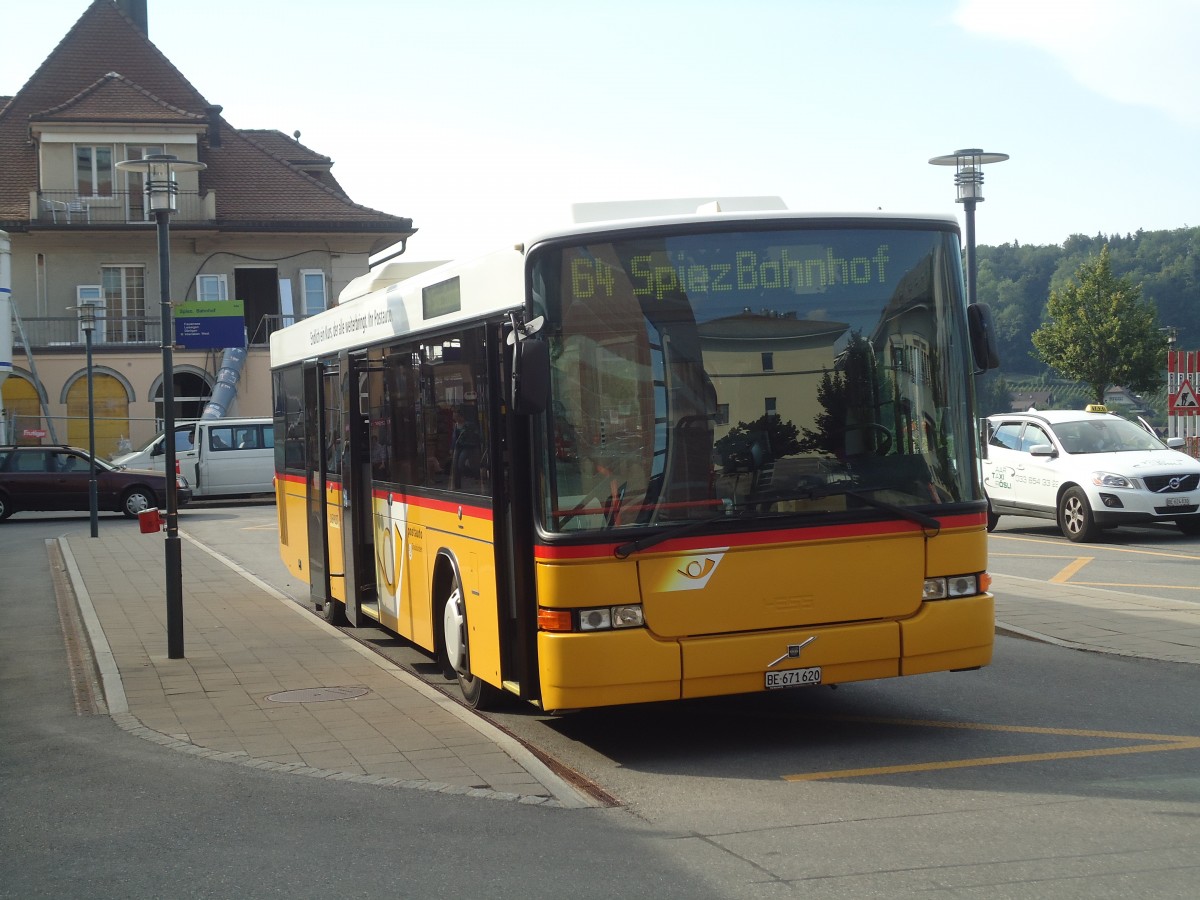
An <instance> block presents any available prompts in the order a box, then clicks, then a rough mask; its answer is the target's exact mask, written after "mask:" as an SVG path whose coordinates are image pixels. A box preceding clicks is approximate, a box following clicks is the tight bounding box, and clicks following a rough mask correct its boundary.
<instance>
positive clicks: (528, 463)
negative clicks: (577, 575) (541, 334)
mask: <svg viewBox="0 0 1200 900" xmlns="http://www.w3.org/2000/svg"><path fill="white" fill-rule="evenodd" d="M503 331H504V329H502V328H489V329H488V341H487V352H488V362H487V365H488V369H489V371H490V372H493V373H496V375H497V377H493V378H492V379H491V383H492V384H494V385H497V386H500V387H499V389H498V390H494V391H492V392H491V393H492V395H493V396H492V398H491V401H490V404H489V405H490V410H489V414H490V415H491V416H493V417H494V418H493V420H492V423H491V428H490V429H489V432H490V433H491V434H492V435H494V436H495V437H494V438H493V441H494V443H493V446H492V447H491V450H490V452H491V454H492V459H495V460H501V461H502V465H498V466H493V467H492V473H493V475H492V485H493V488H492V489H493V510H494V514H493V525H494V545H493V549H494V552H495V562H496V586H497V589H498V598H497V600H498V602H499V604H500V609H499V614H500V615H499V621H500V646H501V654H502V656H501V672H502V673H503V676H504V680H505V682H508V683H511V682H514V681H515V682H518V683H519V684H520V696H521V699H523V700H529V701H531V702H533V701H537V700H540V698H541V684H540V681H539V677H538V662H537V589H536V586H535V585H536V579H535V573H534V564H533V549H534V548H533V535H534V531H535V529H534V513H533V507H534V503H533V497H534V490H535V485H534V482H533V468H534V465H533V463H532V460H533V459H534V458H535V457H534V453H533V447H534V443H533V431H534V427H535V425H534V424H533V423H537V425H539V426H540V427H541V428H542V429H543V430H544V429H545V419H544V418H543V416H540V415H539V416H532V417H531V416H518V415H515V414H514V413H513V412H512V410H511V409H510V408H509V406H508V398H507V397H506V396H505V395H506V393H507V392H506V391H505V390H504V388H503V386H506V385H508V384H509V383H510V379H511V376H512V353H513V352H515V350H514V348H513V347H508V346H506V345H505V336H504V334H503ZM506 351H507V352H506Z"/></svg>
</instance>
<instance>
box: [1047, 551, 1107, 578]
mask: <svg viewBox="0 0 1200 900" xmlns="http://www.w3.org/2000/svg"><path fill="white" fill-rule="evenodd" d="M1095 558H1096V557H1094V556H1080V557H1078V558H1077V559H1076V560H1075V561H1074V562H1073V563H1070V564H1069V565H1067V566H1064V567H1063V568H1062V569H1060V570H1059V572H1058V574H1057V575H1055V576H1053V577H1052V578H1051V579H1050V583H1051V584H1065V583H1066V582H1067V581H1069V580H1070V578H1071V576H1072V575H1074V574H1075V573H1076V572H1078V571H1079V570H1080V569H1082V568H1083V567H1084V566H1086V565H1087V564H1088V563H1090V562H1091V561H1092V560H1093V559H1095Z"/></svg>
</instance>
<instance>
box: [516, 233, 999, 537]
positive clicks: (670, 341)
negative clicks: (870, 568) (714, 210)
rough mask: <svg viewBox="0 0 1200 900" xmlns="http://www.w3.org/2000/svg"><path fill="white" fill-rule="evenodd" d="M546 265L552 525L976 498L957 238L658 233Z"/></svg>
mask: <svg viewBox="0 0 1200 900" xmlns="http://www.w3.org/2000/svg"><path fill="white" fill-rule="evenodd" d="M710 227H711V226H710ZM532 269H533V290H534V300H535V305H537V306H538V307H539V308H544V312H545V315H546V319H547V323H546V327H545V332H544V333H545V334H547V335H548V340H549V341H550V357H551V361H552V382H551V383H552V400H551V408H550V410H549V412H548V414H547V422H546V430H545V441H544V446H543V447H542V453H543V465H542V466H540V467H539V468H540V471H541V472H542V473H543V479H542V485H541V504H540V508H541V520H542V521H541V524H542V526H543V528H545V529H546V530H547V531H549V532H559V533H577V532H583V531H589V530H598V531H610V530H614V529H621V530H622V531H623V532H625V531H627V530H630V531H632V530H636V529H646V528H649V527H652V526H658V525H670V524H673V523H674V524H691V523H702V522H704V521H707V520H710V519H717V520H723V519H725V518H726V517H729V518H732V517H746V518H748V517H750V516H767V517H771V518H776V517H781V516H792V517H812V516H817V515H825V516H829V515H848V514H852V515H858V514H870V515H873V516H878V515H880V514H881V513H880V510H881V509H884V510H886V509H889V508H890V509H895V508H897V507H900V508H901V511H903V510H905V509H907V508H909V507H927V506H931V505H935V504H946V503H955V502H962V501H977V500H979V499H980V496H981V495H980V489H979V485H978V479H977V477H976V475H975V472H974V469H973V466H972V464H971V460H972V455H971V447H972V443H973V441H974V436H973V434H972V432H971V431H970V428H969V422H970V421H971V419H970V416H969V415H968V414H966V412H965V411H968V410H970V408H971V397H970V390H971V387H970V377H971V372H972V366H971V362H970V355H969V348H968V345H967V341H966V338H965V335H966V326H965V323H964V318H965V315H964V309H965V306H964V300H963V296H962V284H963V279H962V271H961V261H960V256H959V243H958V236H957V234H955V233H954V232H953V231H951V230H948V229H947V230H936V229H934V228H930V227H929V226H928V224H926V225H925V227H923V228H906V227H903V225H902V224H897V225H896V226H895V227H883V228H881V227H880V223H879V222H878V221H876V222H874V223H872V224H871V226H870V227H853V226H850V225H846V224H844V223H843V224H840V225H839V226H838V227H834V228H829V227H821V226H819V225H814V226H813V227H807V226H804V227H797V223H796V222H795V221H791V222H787V223H778V225H777V226H776V227H765V228H764V227H754V228H746V229H745V230H737V231H729V230H722V231H711V230H710V231H700V230H697V229H696V228H692V229H689V230H687V231H686V232H683V231H675V232H671V233H665V232H663V231H661V230H655V229H653V228H647V229H646V230H645V231H644V232H641V233H640V234H638V235H637V236H635V237H627V238H626V239H622V240H612V241H605V240H604V238H603V237H599V238H597V239H595V241H593V242H586V243H578V239H576V242H575V243H572V244H569V245H564V244H556V245H547V246H544V247H543V248H540V250H539V251H538V253H537V255H536V256H535V257H534V259H533V261H532ZM918 519H919V517H918Z"/></svg>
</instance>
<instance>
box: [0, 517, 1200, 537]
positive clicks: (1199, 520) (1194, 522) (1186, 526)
mask: <svg viewBox="0 0 1200 900" xmlns="http://www.w3.org/2000/svg"><path fill="white" fill-rule="evenodd" d="M3 518H4V513H2V512H0V519H3ZM1175 524H1176V526H1178V528H1179V530H1180V531H1182V532H1183V533H1184V534H1200V516H1188V517H1187V518H1186V519H1176V520H1175Z"/></svg>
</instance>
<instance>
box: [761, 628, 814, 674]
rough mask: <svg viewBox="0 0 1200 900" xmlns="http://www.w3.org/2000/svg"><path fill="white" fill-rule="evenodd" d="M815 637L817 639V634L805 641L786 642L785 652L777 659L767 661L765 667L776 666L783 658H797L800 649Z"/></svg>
mask: <svg viewBox="0 0 1200 900" xmlns="http://www.w3.org/2000/svg"><path fill="white" fill-rule="evenodd" d="M816 639H817V636H816V635H815V634H814V635H813V636H812V637H810V638H809V639H808V640H807V641H804V642H803V643H801V644H788V648H787V653H785V654H783V656H781V657H779V659H777V660H775V661H774V662H769V663H767V668H768V669H769V668H771V667H772V666H777V665H779V664H780V663H781V662H783V661H784V660H785V659H799V658H800V651H801V650H803V649H804V648H805V647H807V646H808V645H809V644H811V643H812V642H813V641H815V640H816Z"/></svg>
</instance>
